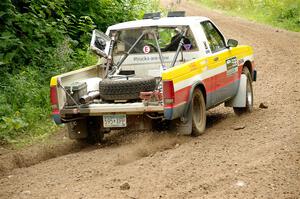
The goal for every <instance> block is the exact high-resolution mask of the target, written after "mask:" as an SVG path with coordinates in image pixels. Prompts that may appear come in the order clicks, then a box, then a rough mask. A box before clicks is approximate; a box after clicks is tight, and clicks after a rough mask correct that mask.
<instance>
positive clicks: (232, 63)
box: [226, 57, 238, 76]
mask: <svg viewBox="0 0 300 199" xmlns="http://www.w3.org/2000/svg"><path fill="white" fill-rule="evenodd" d="M226 68H227V76H230V75H233V74H234V73H236V72H237V71H238V62H237V58H236V57H232V58H229V59H227V60H226Z"/></svg>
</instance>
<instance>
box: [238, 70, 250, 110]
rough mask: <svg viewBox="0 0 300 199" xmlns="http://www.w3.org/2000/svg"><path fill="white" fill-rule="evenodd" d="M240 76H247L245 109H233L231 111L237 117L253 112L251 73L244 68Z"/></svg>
mask: <svg viewBox="0 0 300 199" xmlns="http://www.w3.org/2000/svg"><path fill="white" fill-rule="evenodd" d="M242 74H245V75H246V76H247V86H246V107H233V110H234V112H235V114H237V115H242V114H244V113H250V112H252V111H253V88H252V78H251V73H250V72H249V69H248V68H247V67H244V68H243V72H242Z"/></svg>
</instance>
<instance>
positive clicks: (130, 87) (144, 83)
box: [99, 77, 156, 100]
mask: <svg viewBox="0 0 300 199" xmlns="http://www.w3.org/2000/svg"><path fill="white" fill-rule="evenodd" d="M155 87H156V79H155V77H140V78H139V77H132V78H131V77H129V79H125V78H123V79H104V80H102V81H101V82H100V83H99V92H100V97H101V99H103V100H132V99H139V95H140V92H146V91H153V90H154V89H155Z"/></svg>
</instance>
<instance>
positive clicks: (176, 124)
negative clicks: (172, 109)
mask: <svg viewBox="0 0 300 199" xmlns="http://www.w3.org/2000/svg"><path fill="white" fill-rule="evenodd" d="M172 131H174V132H175V133H176V134H179V135H191V133H192V111H191V108H190V106H189V108H188V111H187V113H186V116H185V117H182V118H181V119H176V120H172Z"/></svg>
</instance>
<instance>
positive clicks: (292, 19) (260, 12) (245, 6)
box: [194, 0, 300, 32]
mask: <svg viewBox="0 0 300 199" xmlns="http://www.w3.org/2000/svg"><path fill="white" fill-rule="evenodd" d="M194 1H195V2H197V3H199V4H201V5H204V6H206V7H208V8H212V9H217V10H222V11H225V12H226V13H228V14H230V15H234V16H241V17H244V18H247V19H250V20H254V21H257V22H261V23H265V24H269V25H272V26H274V27H280V28H284V29H287V30H291V31H296V32H300V1H294V0H282V1H279V0H247V1H245V0H194Z"/></svg>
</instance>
